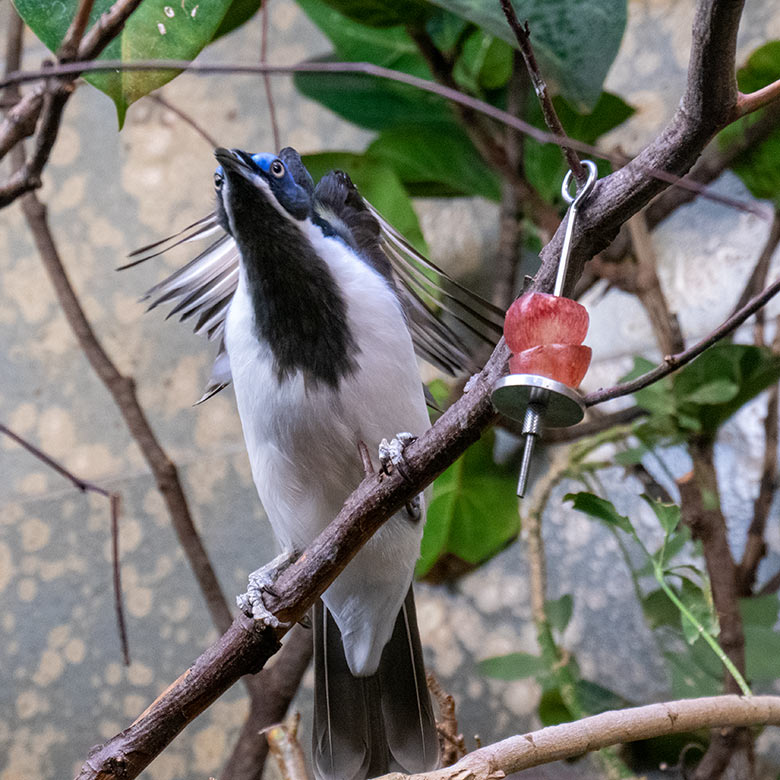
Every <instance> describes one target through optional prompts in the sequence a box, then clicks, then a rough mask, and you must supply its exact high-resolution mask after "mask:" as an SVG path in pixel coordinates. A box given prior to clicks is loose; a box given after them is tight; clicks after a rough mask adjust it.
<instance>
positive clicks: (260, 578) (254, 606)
mask: <svg viewBox="0 0 780 780" xmlns="http://www.w3.org/2000/svg"><path fill="white" fill-rule="evenodd" d="M297 557H298V553H297V552H296V551H295V550H288V551H285V552H283V553H281V554H280V555H277V556H276V558H274V559H273V560H272V561H270V562H269V563H266V564H265V566H261V567H260V568H259V569H257V571H253V572H252V573H251V574H250V575H249V583H248V585H247V589H246V593H242V594H240V595H239V596H236V604H237V605H238V608H239V609H240V610H241V611H242V612H243V613H244V614H245V615H246V616H247V617H251V618H254V619H255V620H262V621H263V622H264V623H265V624H266V625H267V626H271V628H278V627H279V626H280V625H281V621H280V620H279V619H278V618H277V617H276V616H275V615H273V614H271V612H269V611H268V608H267V607H266V606H265V601H264V598H263V597H264V594H266V593H270V594H271V595H276V594H275V593H274V590H273V587H272V586H273V583H274V581H275V580H276V578H277V577H278V576H279V575H280V574H281V573H282V572H283V571H284V570H285V569H286V568H288V567H289V565H290V564H291V563H292V562H293V561H294V560H295V559H296V558H297Z"/></svg>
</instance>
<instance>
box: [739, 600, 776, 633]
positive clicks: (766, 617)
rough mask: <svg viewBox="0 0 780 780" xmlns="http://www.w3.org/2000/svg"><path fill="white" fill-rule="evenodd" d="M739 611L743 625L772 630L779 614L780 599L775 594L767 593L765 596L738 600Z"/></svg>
mask: <svg viewBox="0 0 780 780" xmlns="http://www.w3.org/2000/svg"><path fill="white" fill-rule="evenodd" d="M739 611H740V613H741V614H742V621H743V622H744V623H745V625H748V624H750V625H754V626H762V627H763V628H774V627H775V625H776V624H777V620H778V612H780V598H778V596H777V594H776V593H767V594H766V595H765V596H753V597H751V598H747V599H740V600H739Z"/></svg>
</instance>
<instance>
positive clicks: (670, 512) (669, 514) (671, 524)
mask: <svg viewBox="0 0 780 780" xmlns="http://www.w3.org/2000/svg"><path fill="white" fill-rule="evenodd" d="M642 498H643V499H644V501H645V503H646V504H647V505H648V506H649V507H650V508H651V509H652V510H653V512H655V516H656V517H657V518H658V522H659V523H660V524H661V528H663V529H664V534H665V535H666V536H668V535H669V534H670V533H671V532H672V531H674V530H675V528H677V526H678V525H679V524H680V507H679V506H677V504H665V503H664V502H663V501H656V500H654V499H652V498H650V496H647V495H643V496H642Z"/></svg>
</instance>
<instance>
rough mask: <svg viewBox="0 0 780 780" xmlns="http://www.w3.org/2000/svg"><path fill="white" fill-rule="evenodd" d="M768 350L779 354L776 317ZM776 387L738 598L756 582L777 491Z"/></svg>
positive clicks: (770, 403)
mask: <svg viewBox="0 0 780 780" xmlns="http://www.w3.org/2000/svg"><path fill="white" fill-rule="evenodd" d="M772 351H773V352H774V353H775V354H778V353H780V318H779V319H778V320H777V321H776V323H775V336H774V339H773V342H772ZM778 409H780V404H779V403H778V387H777V385H775V386H774V387H773V388H772V389H771V390H770V391H769V397H768V399H767V404H766V417H765V418H764V458H763V464H762V467H761V479H760V481H759V488H758V495H757V496H756V500H755V501H754V502H753V519H752V520H751V522H750V527H749V528H748V533H747V540H746V541H745V551H744V552H743V553H742V560H741V561H740V563H739V565H738V566H737V587H738V590H739V595H740V596H742V597H745V596H751V595H752V594H753V587H754V585H755V582H756V574H757V572H758V565H759V563H761V560H762V558H763V557H764V556H765V555H766V552H767V545H766V541H765V540H764V533H765V531H766V523H767V520H768V519H769V510H770V509H771V507H772V501H773V499H774V496H775V491H776V490H777V447H778V440H779V439H780V423H779V422H778Z"/></svg>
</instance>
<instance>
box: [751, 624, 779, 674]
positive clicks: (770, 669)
mask: <svg viewBox="0 0 780 780" xmlns="http://www.w3.org/2000/svg"><path fill="white" fill-rule="evenodd" d="M744 633H745V672H746V676H747V678H748V679H750V680H766V681H774V680H777V678H778V677H780V633H778V632H777V631H776V630H775V629H774V628H766V627H765V626H757V625H746V626H745V628H744Z"/></svg>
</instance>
